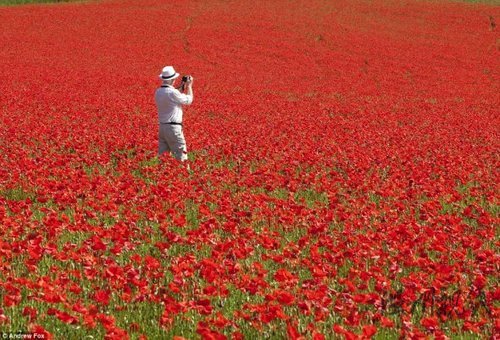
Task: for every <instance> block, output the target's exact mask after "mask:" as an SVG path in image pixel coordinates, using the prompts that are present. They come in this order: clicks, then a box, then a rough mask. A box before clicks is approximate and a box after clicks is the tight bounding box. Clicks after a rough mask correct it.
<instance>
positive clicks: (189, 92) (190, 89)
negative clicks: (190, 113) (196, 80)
mask: <svg viewBox="0 0 500 340" xmlns="http://www.w3.org/2000/svg"><path fill="white" fill-rule="evenodd" d="M186 85H187V95H188V96H191V102H193V100H194V95H193V77H189V79H188V81H187V82H186Z"/></svg>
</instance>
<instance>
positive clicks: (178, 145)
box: [158, 124, 188, 162]
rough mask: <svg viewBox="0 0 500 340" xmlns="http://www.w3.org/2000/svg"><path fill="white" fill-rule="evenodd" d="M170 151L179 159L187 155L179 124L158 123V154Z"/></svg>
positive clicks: (183, 158) (182, 159)
mask: <svg viewBox="0 0 500 340" xmlns="http://www.w3.org/2000/svg"><path fill="white" fill-rule="evenodd" d="M165 152H170V153H172V155H173V156H174V157H175V158H176V159H177V160H179V161H182V162H183V161H185V160H187V159H188V157H187V147H186V140H185V139H184V134H183V133H182V126H181V125H170V124H160V128H159V132H158V155H159V156H161V155H162V154H163V153H165Z"/></svg>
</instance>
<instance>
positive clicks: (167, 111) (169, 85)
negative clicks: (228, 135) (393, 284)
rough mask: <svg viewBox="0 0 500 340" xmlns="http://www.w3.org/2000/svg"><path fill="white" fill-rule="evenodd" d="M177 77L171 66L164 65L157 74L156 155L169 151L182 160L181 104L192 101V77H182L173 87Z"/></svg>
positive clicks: (183, 142)
mask: <svg viewBox="0 0 500 340" xmlns="http://www.w3.org/2000/svg"><path fill="white" fill-rule="evenodd" d="M178 77H179V73H177V72H175V70H174V68H173V67H172V66H165V67H164V68H163V70H162V72H161V74H160V75H159V78H160V79H161V80H162V84H161V86H160V87H159V88H158V89H156V92H155V102H156V107H157V109H158V120H159V123H160V126H159V132H158V156H161V155H162V154H164V153H165V152H170V153H171V154H172V155H173V156H174V157H175V158H176V159H177V160H179V161H181V162H184V161H186V160H187V159H188V157H187V147H186V140H185V138H184V133H183V130H182V106H183V105H190V104H191V103H192V102H193V98H194V96H193V77H191V76H185V77H183V79H182V83H181V86H179V88H175V87H174V84H175V82H176V80H177V78H178ZM184 92H186V93H184Z"/></svg>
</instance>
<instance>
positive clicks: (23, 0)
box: [0, 0, 81, 6]
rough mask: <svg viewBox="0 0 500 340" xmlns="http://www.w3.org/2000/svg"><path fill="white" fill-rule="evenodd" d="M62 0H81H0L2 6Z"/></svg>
mask: <svg viewBox="0 0 500 340" xmlns="http://www.w3.org/2000/svg"><path fill="white" fill-rule="evenodd" d="M60 2H81V0H0V6H5V5H8V6H10V5H26V4H48V3H60Z"/></svg>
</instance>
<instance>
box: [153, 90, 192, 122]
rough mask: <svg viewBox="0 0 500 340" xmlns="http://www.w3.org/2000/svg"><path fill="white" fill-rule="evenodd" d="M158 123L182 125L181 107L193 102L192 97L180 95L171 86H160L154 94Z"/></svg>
mask: <svg viewBox="0 0 500 340" xmlns="http://www.w3.org/2000/svg"><path fill="white" fill-rule="evenodd" d="M155 102H156V107H157V108H158V120H159V121H160V123H182V105H189V104H191V103H192V102H193V96H190V95H187V94H184V93H181V92H180V91H179V90H177V89H176V88H174V87H173V86H171V85H162V86H161V87H159V88H158V89H157V90H156V92H155Z"/></svg>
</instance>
